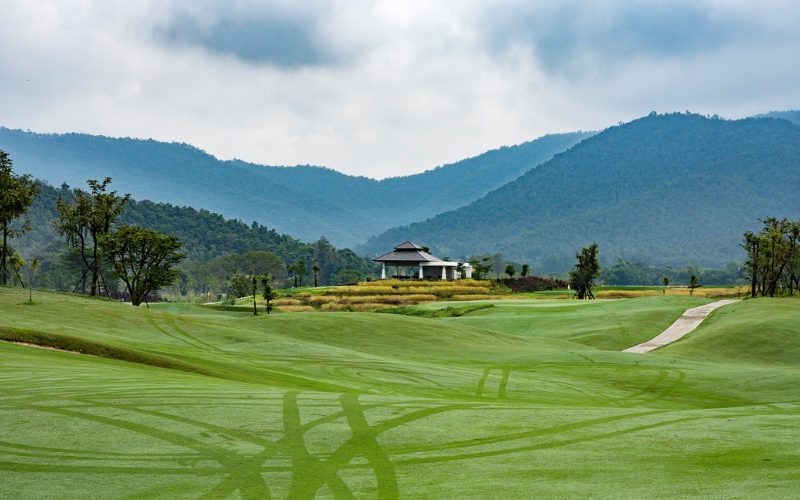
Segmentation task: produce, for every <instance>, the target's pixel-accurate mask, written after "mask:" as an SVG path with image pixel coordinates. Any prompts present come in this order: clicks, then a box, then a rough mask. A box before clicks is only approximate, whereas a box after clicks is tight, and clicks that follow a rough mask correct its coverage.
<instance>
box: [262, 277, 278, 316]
mask: <svg viewBox="0 0 800 500" xmlns="http://www.w3.org/2000/svg"><path fill="white" fill-rule="evenodd" d="M271 278H272V277H271V276H270V275H269V274H265V275H263V276H261V284H262V285H263V286H264V308H265V309H266V310H267V314H268V315H269V313H271V312H272V301H273V300H275V293H274V292H273V291H272V287H271V286H270V285H269V281H270V279H271Z"/></svg>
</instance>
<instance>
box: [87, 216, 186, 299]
mask: <svg viewBox="0 0 800 500" xmlns="http://www.w3.org/2000/svg"><path fill="white" fill-rule="evenodd" d="M101 244H102V246H103V253H104V254H105V255H106V257H107V258H108V260H109V262H110V263H111V267H112V270H113V273H114V276H116V277H117V278H119V279H120V280H122V281H123V283H125V286H126V287H127V288H128V292H130V295H131V303H132V304H133V305H134V306H139V305H140V304H141V303H142V301H143V300H146V298H147V295H148V294H149V293H150V292H151V291H154V290H158V289H159V288H161V287H163V286H166V285H169V284H172V283H173V282H174V281H175V280H176V279H177V277H178V271H177V270H176V269H174V267H173V266H175V265H176V264H178V263H179V262H180V261H181V260H183V259H184V257H185V255H184V254H182V253H179V252H178V250H179V249H180V248H181V242H180V241H178V238H176V237H174V236H169V235H166V234H161V233H158V232H156V231H153V230H152V229H145V228H141V227H136V226H128V225H122V226H119V227H118V228H117V229H116V230H115V231H113V232H110V233H108V234H107V235H105V236H104V237H103V239H102V240H101Z"/></svg>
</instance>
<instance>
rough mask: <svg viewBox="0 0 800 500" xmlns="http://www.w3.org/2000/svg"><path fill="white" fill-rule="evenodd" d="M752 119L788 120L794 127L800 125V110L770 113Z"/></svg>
mask: <svg viewBox="0 0 800 500" xmlns="http://www.w3.org/2000/svg"><path fill="white" fill-rule="evenodd" d="M754 118H783V119H784V120H789V121H790V122H792V123H794V124H795V125H800V110H798V109H790V110H788V111H770V112H769V113H764V114H761V115H756V116H754Z"/></svg>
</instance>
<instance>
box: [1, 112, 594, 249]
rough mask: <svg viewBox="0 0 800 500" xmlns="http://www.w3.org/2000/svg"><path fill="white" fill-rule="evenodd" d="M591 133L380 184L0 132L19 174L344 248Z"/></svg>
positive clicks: (66, 137) (476, 192) (544, 140)
mask: <svg viewBox="0 0 800 500" xmlns="http://www.w3.org/2000/svg"><path fill="white" fill-rule="evenodd" d="M591 134H592V133H589V132H576V133H569V134H554V135H548V136H544V137H541V138H539V139H536V140H533V141H530V142H526V143H523V144H520V145H517V146H510V147H503V148H500V149H496V150H492V151H489V152H486V153H484V154H482V155H479V156H476V157H473V158H469V159H466V160H462V161H459V162H457V163H453V164H449V165H445V166H442V167H439V168H436V169H433V170H429V171H426V172H423V173H420V174H417V175H410V176H405V177H395V178H390V179H384V180H381V181H377V180H374V179H369V178H366V177H354V176H348V175H345V174H342V173H339V172H337V171H335V170H332V169H328V168H323V167H312V166H297V167H274V166H263V165H256V164H253V163H248V162H244V161H240V160H232V161H221V160H219V159H217V158H215V157H213V156H212V155H209V154H207V153H205V152H204V151H202V150H200V149H198V148H195V147H193V146H189V145H186V144H178V143H164V142H159V141H155V140H140V139H130V138H109V137H102V136H93V135H86V134H38V133H32V132H25V131H21V130H12V129H8V128H0V149H3V150H5V151H7V152H8V153H9V154H10V155H11V157H12V159H13V160H14V166H15V171H17V172H19V173H30V174H32V175H33V176H35V177H37V178H39V179H42V180H44V181H47V182H49V183H51V184H53V185H60V184H61V183H62V182H66V183H68V184H69V185H71V186H73V187H85V181H86V179H89V178H97V179H101V178H103V177H106V176H109V177H112V178H113V183H112V186H113V188H114V189H115V190H117V191H119V192H121V193H131V194H132V195H133V196H134V197H135V198H137V199H148V200H153V201H156V202H168V203H171V204H173V205H181V206H190V207H194V208H197V209H206V210H209V211H212V212H216V213H220V214H222V215H224V216H225V217H228V218H236V219H240V220H243V221H246V222H250V221H257V222H259V223H260V224H262V225H266V226H268V227H270V228H272V229H275V230H277V231H278V232H280V233H288V234H291V235H292V236H294V237H297V238H300V239H301V240H304V241H316V240H317V239H318V238H319V237H320V236H322V235H324V236H325V237H327V238H328V239H329V240H330V241H331V242H332V243H333V244H335V245H336V246H339V247H341V246H353V245H356V244H358V243H363V242H364V241H365V240H366V239H367V238H368V237H369V236H371V235H374V234H378V233H380V232H382V231H384V230H386V229H389V228H391V227H394V226H398V225H401V224H408V223H411V222H415V221H418V220H422V219H425V218H428V217H432V216H434V215H436V214H438V213H441V212H443V211H446V210H452V209H454V208H458V207H461V206H464V205H467V204H469V203H470V202H472V201H474V200H476V199H478V198H480V197H481V196H483V195H485V194H486V193H488V192H489V191H491V190H492V189H495V188H497V187H500V186H502V185H503V184H505V183H507V182H509V181H512V180H513V179H515V178H517V177H519V176H520V175H522V174H524V173H525V172H527V171H528V170H530V169H531V168H533V167H535V166H536V165H538V164H539V163H542V162H543V161H546V160H548V159H549V158H551V157H552V156H553V155H554V154H556V153H558V152H561V151H563V150H565V149H567V148H569V147H571V146H572V145H574V144H576V143H578V142H579V141H581V140H582V139H584V138H586V137H589V136H590V135H591Z"/></svg>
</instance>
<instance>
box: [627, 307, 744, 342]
mask: <svg viewBox="0 0 800 500" xmlns="http://www.w3.org/2000/svg"><path fill="white" fill-rule="evenodd" d="M734 302H738V300H718V301H716V302H712V303H710V304H706V305H704V306H700V307H693V308H692V309H687V310H686V311H684V313H683V315H681V317H680V318H678V319H677V320H676V321H675V323H672V325H670V327H669V328H667V329H666V330H664V331H663V332H661V333H659V334H658V335H657V336H655V337H653V338H652V339H650V340H648V341H647V342H642V343H641V344H638V345H635V346H633V347H628V348H627V349H625V350H624V351H622V352H638V353H645V352H650V351H652V350H653V349H658V348H659V347H664V346H665V345H667V344H671V343H673V342H675V341H676V340H678V339H680V338H681V337H683V336H684V335H686V334H688V333H690V332H691V331H692V330H694V329H695V328H697V327H698V325H700V323H702V322H703V320H704V319H706V317H707V316H708V315H709V314H711V311H713V310H715V309H718V308H720V307H722V306H727V305H728V304H733V303H734Z"/></svg>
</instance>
